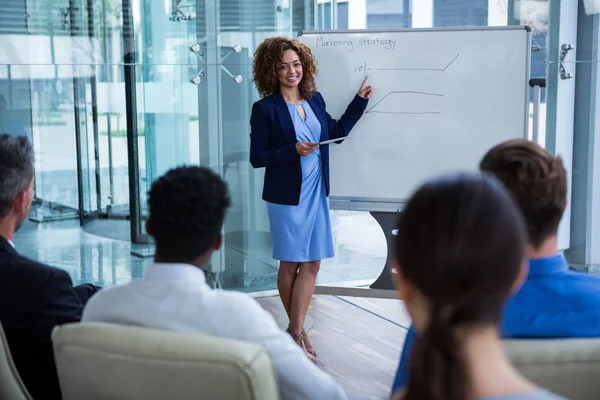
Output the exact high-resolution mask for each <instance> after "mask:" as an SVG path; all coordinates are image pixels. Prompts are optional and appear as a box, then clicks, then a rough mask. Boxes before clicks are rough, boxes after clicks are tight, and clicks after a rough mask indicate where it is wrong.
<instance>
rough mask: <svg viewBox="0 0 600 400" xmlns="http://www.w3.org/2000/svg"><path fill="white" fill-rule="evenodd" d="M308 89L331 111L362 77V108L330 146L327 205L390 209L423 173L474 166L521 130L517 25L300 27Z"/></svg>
mask: <svg viewBox="0 0 600 400" xmlns="http://www.w3.org/2000/svg"><path fill="white" fill-rule="evenodd" d="M299 36H300V40H301V41H302V42H303V43H305V44H306V45H308V46H309V47H310V48H311V50H312V52H313V54H314V56H315V58H316V60H317V63H318V69H319V76H318V78H317V89H318V90H319V92H321V94H322V95H323V97H324V99H325V101H326V103H327V111H328V113H329V114H331V116H332V117H333V118H339V117H340V116H341V115H342V114H343V113H344V111H345V109H346V107H347V105H348V104H349V103H350V101H351V100H352V98H353V97H354V95H355V94H356V92H357V91H358V88H359V86H360V84H361V82H362V80H363V79H364V77H365V76H366V75H368V76H369V83H370V84H371V85H372V86H373V88H374V93H373V97H372V98H371V100H370V101H369V104H368V106H367V110H366V112H365V114H364V115H363V116H362V118H361V119H360V121H359V122H358V123H357V124H356V125H355V127H354V129H353V130H352V131H351V132H350V135H349V136H348V138H347V139H346V140H344V142H343V143H341V144H331V145H328V146H329V147H330V157H331V159H330V176H331V183H330V184H331V194H330V197H331V208H337V209H350V210H352V209H360V210H370V211H387V210H393V211H395V210H398V209H399V207H400V206H401V205H402V204H403V203H405V202H406V200H407V199H408V198H409V197H410V195H411V193H412V192H413V191H414V190H415V189H416V188H417V186H419V185H420V184H421V183H423V182H424V181H425V180H427V179H429V178H431V177H433V176H436V175H439V174H442V173H446V172H450V171H458V170H460V171H472V170H476V169H477V166H478V163H479V160H480V159H481V157H482V156H483V155H484V154H485V153H486V152H487V150H489V149H490V148H491V147H492V146H494V145H495V144H497V143H500V142H502V141H504V140H507V139H511V138H526V137H527V126H528V119H529V97H528V96H529V86H528V79H529V58H530V46H531V37H530V30H529V28H527V27H501V28H497V27H492V28H487V27H486V28H459V29H448V28H444V29H438V28H433V29H407V30H395V31H373V30H357V31H305V32H300V35H299Z"/></svg>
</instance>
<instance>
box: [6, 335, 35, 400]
mask: <svg viewBox="0 0 600 400" xmlns="http://www.w3.org/2000/svg"><path fill="white" fill-rule="evenodd" d="M0 399H6V400H31V396H30V395H29V392H28V391H27V389H26V388H25V385H24V384H23V381H21V378H20V377H19V373H18V372H17V368H16V367H15V363H14V362H13V359H12V357H11V356H10V350H9V348H8V341H7V340H6V336H5V335H4V330H3V329H2V324H0Z"/></svg>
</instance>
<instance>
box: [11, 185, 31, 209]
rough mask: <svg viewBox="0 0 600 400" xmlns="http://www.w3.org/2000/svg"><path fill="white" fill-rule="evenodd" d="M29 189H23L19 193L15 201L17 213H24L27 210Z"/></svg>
mask: <svg viewBox="0 0 600 400" xmlns="http://www.w3.org/2000/svg"><path fill="white" fill-rule="evenodd" d="M27 200H28V198H27V190H23V191H21V192H19V194H17V197H15V200H14V201H13V210H14V211H15V213H17V214H23V213H25V212H27Z"/></svg>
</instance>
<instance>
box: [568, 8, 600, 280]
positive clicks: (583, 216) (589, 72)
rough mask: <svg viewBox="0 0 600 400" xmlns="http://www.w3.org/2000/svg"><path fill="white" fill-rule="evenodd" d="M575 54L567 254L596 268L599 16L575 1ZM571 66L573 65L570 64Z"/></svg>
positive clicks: (599, 248)
mask: <svg viewBox="0 0 600 400" xmlns="http://www.w3.org/2000/svg"><path fill="white" fill-rule="evenodd" d="M577 28H578V29H577V45H576V46H577V47H576V51H577V53H576V55H577V60H578V61H591V62H580V63H578V64H577V68H576V70H575V75H576V76H577V82H576V91H575V104H577V107H576V109H575V129H574V149H573V155H574V157H573V183H572V188H573V189H572V197H571V205H572V206H571V208H572V218H571V248H570V249H569V250H568V251H567V257H568V259H569V261H570V262H571V265H572V266H574V267H575V268H577V269H582V270H586V271H589V272H593V273H597V272H599V271H600V138H596V136H597V135H596V130H597V129H598V128H600V79H599V77H598V73H599V72H600V71H599V68H598V62H597V60H598V54H599V51H600V49H599V42H600V34H599V28H600V16H599V15H598V14H588V13H586V9H585V6H584V4H582V3H580V4H579V22H578V26H577ZM570 68H573V65H572V64H571V65H570Z"/></svg>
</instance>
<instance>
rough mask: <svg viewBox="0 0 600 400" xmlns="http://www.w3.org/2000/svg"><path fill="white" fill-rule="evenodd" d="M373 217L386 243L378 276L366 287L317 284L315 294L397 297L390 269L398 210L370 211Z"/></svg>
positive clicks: (381, 297)
mask: <svg viewBox="0 0 600 400" xmlns="http://www.w3.org/2000/svg"><path fill="white" fill-rule="evenodd" d="M370 214H371V216H373V218H375V220H376V221H377V223H378V224H379V226H380V227H381V229H382V230H383V233H384V234H385V241H386V243H387V249H388V250H387V259H386V261H385V265H384V266H383V270H382V271H381V273H380V274H379V277H378V278H377V279H376V280H375V282H373V283H372V284H371V285H370V286H368V287H340V286H327V285H317V286H316V288H315V294H326V295H331V296H351V297H370V298H378V299H397V298H398V295H397V294H396V291H395V290H394V285H393V283H392V279H391V276H390V269H391V267H392V262H393V259H394V237H395V236H396V223H397V221H398V215H399V213H398V212H370Z"/></svg>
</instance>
